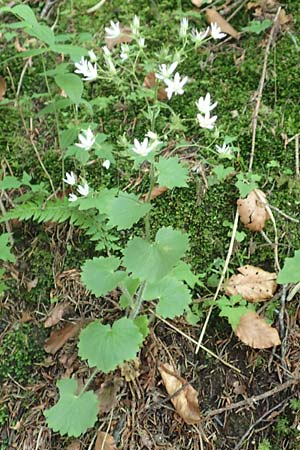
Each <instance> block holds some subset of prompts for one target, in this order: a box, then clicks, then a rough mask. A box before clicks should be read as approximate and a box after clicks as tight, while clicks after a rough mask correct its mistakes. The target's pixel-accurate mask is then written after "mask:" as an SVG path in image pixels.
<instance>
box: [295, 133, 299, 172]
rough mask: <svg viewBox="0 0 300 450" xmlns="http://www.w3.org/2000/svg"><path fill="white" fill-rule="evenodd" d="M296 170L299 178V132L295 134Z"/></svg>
mask: <svg viewBox="0 0 300 450" xmlns="http://www.w3.org/2000/svg"><path fill="white" fill-rule="evenodd" d="M295 171H296V177H297V178H299V134H296V136H295Z"/></svg>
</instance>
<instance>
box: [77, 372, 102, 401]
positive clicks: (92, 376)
mask: <svg viewBox="0 0 300 450" xmlns="http://www.w3.org/2000/svg"><path fill="white" fill-rule="evenodd" d="M98 372H99V370H98V369H97V368H95V369H94V370H93V372H92V373H91V375H90V376H89V378H88V379H87V381H86V383H85V385H84V386H83V388H82V389H81V391H80V394H79V396H80V395H82V394H83V393H84V392H85V391H86V390H87V388H88V386H89V384H90V383H91V381H92V380H93V379H94V378H95V376H96V375H97V373H98Z"/></svg>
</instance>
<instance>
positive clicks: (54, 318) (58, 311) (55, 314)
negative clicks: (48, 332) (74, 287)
mask: <svg viewBox="0 0 300 450" xmlns="http://www.w3.org/2000/svg"><path fill="white" fill-rule="evenodd" d="M68 309H69V304H68V303H66V302H61V303H57V305H55V307H54V308H53V309H52V311H51V312H50V314H49V315H48V317H47V319H46V321H45V323H44V327H45V328H49V327H53V325H56V324H57V323H58V322H59V321H60V320H61V319H62V318H63V316H64V314H65V313H66V311H67V310H68Z"/></svg>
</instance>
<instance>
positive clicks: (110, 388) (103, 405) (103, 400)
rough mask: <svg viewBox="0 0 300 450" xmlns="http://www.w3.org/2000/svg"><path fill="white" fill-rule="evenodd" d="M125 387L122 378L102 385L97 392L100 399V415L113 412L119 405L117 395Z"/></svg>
mask: <svg viewBox="0 0 300 450" xmlns="http://www.w3.org/2000/svg"><path fill="white" fill-rule="evenodd" d="M122 386H123V380H122V378H114V379H112V380H108V381H105V382H104V383H102V384H101V386H100V389H99V391H98V392H97V395H98V399H99V414H103V413H106V412H108V411H111V409H112V408H113V407H114V406H115V405H116V404H117V394H118V392H119V390H120V388H121V387H122Z"/></svg>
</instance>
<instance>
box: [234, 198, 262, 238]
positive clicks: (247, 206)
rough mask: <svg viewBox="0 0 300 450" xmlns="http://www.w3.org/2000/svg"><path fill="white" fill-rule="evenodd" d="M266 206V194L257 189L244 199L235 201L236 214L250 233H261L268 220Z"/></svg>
mask: <svg viewBox="0 0 300 450" xmlns="http://www.w3.org/2000/svg"><path fill="white" fill-rule="evenodd" d="M266 205H267V198H266V194H265V193H264V192H263V191H261V190H259V189H254V190H253V191H251V192H250V193H249V194H248V195H247V197H246V198H239V199H238V200H237V207H238V213H239V216H240V219H241V222H242V223H243V224H244V225H245V227H246V228H249V230H252V231H261V230H262V229H263V228H264V226H265V222H266V220H267V219H268V218H269V214H268V212H267V210H266Z"/></svg>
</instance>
